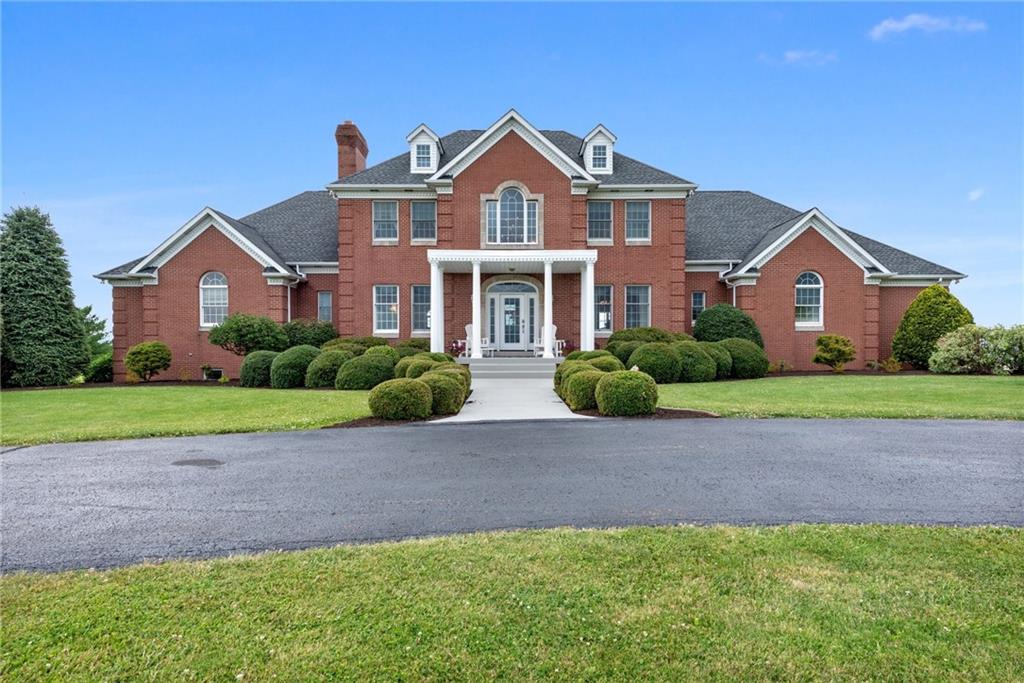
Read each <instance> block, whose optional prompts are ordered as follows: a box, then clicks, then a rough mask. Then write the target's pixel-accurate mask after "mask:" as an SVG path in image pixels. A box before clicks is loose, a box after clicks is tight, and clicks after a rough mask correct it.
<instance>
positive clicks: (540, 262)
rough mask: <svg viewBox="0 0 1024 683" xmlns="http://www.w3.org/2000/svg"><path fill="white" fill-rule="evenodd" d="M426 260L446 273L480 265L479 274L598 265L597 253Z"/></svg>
mask: <svg viewBox="0 0 1024 683" xmlns="http://www.w3.org/2000/svg"><path fill="white" fill-rule="evenodd" d="M427 260H428V261H429V262H430V263H437V264H438V265H440V266H441V267H442V268H444V271H445V272H446V273H471V272H473V263H474V262H479V263H480V272H481V273H543V272H544V264H545V263H546V262H549V261H550V263H551V272H553V273H578V272H580V269H582V268H583V267H585V266H586V264H587V263H595V262H596V261H597V250H596V249H557V250H556V249H550V250H549V249H479V250H475V249H474V250H461V249H430V250H428V251H427Z"/></svg>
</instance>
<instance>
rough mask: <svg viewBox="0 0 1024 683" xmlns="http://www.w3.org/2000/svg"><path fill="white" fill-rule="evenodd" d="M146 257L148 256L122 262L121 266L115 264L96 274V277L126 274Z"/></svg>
mask: <svg viewBox="0 0 1024 683" xmlns="http://www.w3.org/2000/svg"><path fill="white" fill-rule="evenodd" d="M144 258H146V257H145V256H140V257H139V258H137V259H132V260H131V261H129V262H128V263H122V264H121V265H119V266H114V267H113V268H111V269H110V270H105V271H103V272H102V273H100V274H98V275H96V276H95V277H100V278H102V277H108V276H116V275H124V274H125V273H127V272H128V271H129V270H131V269H132V268H134V267H135V266H137V265H138V264H139V261H141V260H142V259H144Z"/></svg>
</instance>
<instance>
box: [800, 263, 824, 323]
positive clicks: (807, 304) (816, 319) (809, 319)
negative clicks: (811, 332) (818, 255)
mask: <svg viewBox="0 0 1024 683" xmlns="http://www.w3.org/2000/svg"><path fill="white" fill-rule="evenodd" d="M823 289H824V286H823V285H822V283H821V276H820V275H818V274H817V273H811V272H806V273H800V275H798V276H797V278H796V324H797V327H820V326H821V325H822V324H823V322H822V320H823V318H822V314H821V293H822V290H823Z"/></svg>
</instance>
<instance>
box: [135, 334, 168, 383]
mask: <svg viewBox="0 0 1024 683" xmlns="http://www.w3.org/2000/svg"><path fill="white" fill-rule="evenodd" d="M124 366H125V368H127V369H128V370H130V371H131V372H133V373H135V375H136V376H137V377H138V378H139V379H141V380H142V381H143V382H148V381H149V380H150V379H151V378H152V377H153V376H154V375H159V374H160V371H161V370H166V369H167V368H169V367H171V350H170V349H169V348H167V344H164V343H163V342H160V341H148V342H142V343H141V344H136V345H135V346H133V347H131V348H130V349H128V353H126V354H124Z"/></svg>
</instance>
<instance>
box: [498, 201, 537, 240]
mask: <svg viewBox="0 0 1024 683" xmlns="http://www.w3.org/2000/svg"><path fill="white" fill-rule="evenodd" d="M486 211H487V241H488V242H489V243H491V244H535V243H536V242H537V200H535V199H530V200H527V199H526V197H524V196H523V193H522V192H521V191H519V190H518V189H516V188H514V187H509V188H506V189H505V190H503V191H502V193H501V194H500V195H499V196H498V199H497V201H495V200H490V201H488V202H487V206H486Z"/></svg>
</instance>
